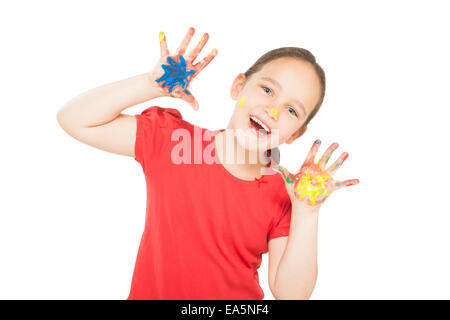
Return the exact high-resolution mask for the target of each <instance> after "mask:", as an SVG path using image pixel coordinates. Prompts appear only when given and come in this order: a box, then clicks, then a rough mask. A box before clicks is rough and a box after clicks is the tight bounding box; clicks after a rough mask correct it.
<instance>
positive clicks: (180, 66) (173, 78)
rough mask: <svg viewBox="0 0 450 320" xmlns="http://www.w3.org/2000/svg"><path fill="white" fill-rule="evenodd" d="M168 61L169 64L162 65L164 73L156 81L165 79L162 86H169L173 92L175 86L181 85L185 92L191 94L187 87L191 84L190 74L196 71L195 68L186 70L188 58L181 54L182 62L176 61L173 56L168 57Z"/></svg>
mask: <svg viewBox="0 0 450 320" xmlns="http://www.w3.org/2000/svg"><path fill="white" fill-rule="evenodd" d="M167 62H168V64H163V65H161V67H162V68H163V69H164V74H163V75H162V76H161V77H160V78H159V79H156V80H155V81H156V82H161V81H164V83H163V84H162V87H163V88H164V87H166V86H169V92H172V89H173V87H175V86H180V85H181V86H182V87H183V89H184V92H185V93H186V94H189V92H188V91H186V88H187V87H188V85H189V76H190V75H191V74H193V73H195V70H189V71H187V70H186V60H184V57H183V56H182V55H181V56H180V62H178V61H175V60H174V59H173V58H172V57H167Z"/></svg>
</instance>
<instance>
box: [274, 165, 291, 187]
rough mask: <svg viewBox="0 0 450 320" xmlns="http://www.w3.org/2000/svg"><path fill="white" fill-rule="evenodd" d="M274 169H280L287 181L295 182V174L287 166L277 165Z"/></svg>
mask: <svg viewBox="0 0 450 320" xmlns="http://www.w3.org/2000/svg"><path fill="white" fill-rule="evenodd" d="M273 169H274V170H275V171H278V172H279V173H280V174H281V176H282V177H283V179H284V180H285V181H286V182H287V183H294V175H293V174H292V173H290V172H289V171H288V170H287V169H286V168H284V167H282V166H280V165H277V166H274V167H273Z"/></svg>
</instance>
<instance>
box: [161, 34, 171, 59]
mask: <svg viewBox="0 0 450 320" xmlns="http://www.w3.org/2000/svg"><path fill="white" fill-rule="evenodd" d="M159 44H160V47H161V52H160V54H161V57H166V56H168V55H170V54H169V49H168V48H167V42H166V35H165V34H164V32H163V31H161V32H160V33H159Z"/></svg>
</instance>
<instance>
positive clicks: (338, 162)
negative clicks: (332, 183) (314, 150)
mask: <svg viewBox="0 0 450 320" xmlns="http://www.w3.org/2000/svg"><path fill="white" fill-rule="evenodd" d="M347 158H348V153H347V152H344V153H342V154H341V156H340V157H339V158H338V159H337V160H336V161H335V162H334V163H333V164H332V165H331V166H330V168H328V172H329V173H330V175H331V176H332V175H334V174H335V172H336V171H337V170H338V169H339V168H340V167H341V165H342V163H344V161H345V160H346V159H347Z"/></svg>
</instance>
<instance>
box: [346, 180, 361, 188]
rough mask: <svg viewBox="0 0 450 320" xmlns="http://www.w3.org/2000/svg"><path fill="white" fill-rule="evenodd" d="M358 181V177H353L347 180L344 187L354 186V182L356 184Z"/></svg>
mask: <svg viewBox="0 0 450 320" xmlns="http://www.w3.org/2000/svg"><path fill="white" fill-rule="evenodd" d="M358 183H359V180H358V179H354V180H351V181H350V182H348V183H347V184H346V185H345V186H346V187H348V186H354V185H355V184H358Z"/></svg>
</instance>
